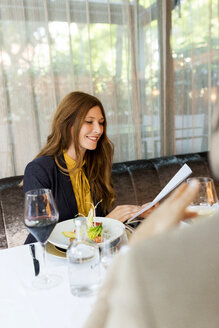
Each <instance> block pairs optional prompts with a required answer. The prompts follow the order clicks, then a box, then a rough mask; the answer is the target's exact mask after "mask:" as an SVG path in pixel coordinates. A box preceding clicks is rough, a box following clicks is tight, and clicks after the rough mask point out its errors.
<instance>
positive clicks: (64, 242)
mask: <svg viewBox="0 0 219 328" xmlns="http://www.w3.org/2000/svg"><path fill="white" fill-rule="evenodd" d="M94 222H102V223H103V230H106V231H107V232H109V235H110V238H109V241H113V240H115V239H116V238H118V237H120V236H121V235H122V233H123V231H124V224H123V223H122V222H120V221H117V220H114V219H110V218H103V217H96V218H94ZM74 229H75V225H74V219H70V220H66V221H63V222H59V223H57V224H56V226H55V228H54V230H53V231H52V233H51V235H50V236H49V239H48V241H49V242H50V243H51V244H53V245H55V246H57V247H60V248H63V249H67V248H68V246H69V244H70V240H69V238H67V237H65V236H64V235H63V233H62V232H63V231H73V230H74ZM101 245H102V243H99V244H98V246H101Z"/></svg>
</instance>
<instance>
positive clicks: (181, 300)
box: [85, 111, 219, 328]
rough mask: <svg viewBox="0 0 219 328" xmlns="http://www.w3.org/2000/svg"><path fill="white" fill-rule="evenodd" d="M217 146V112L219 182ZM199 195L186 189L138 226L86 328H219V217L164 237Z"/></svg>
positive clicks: (215, 158) (218, 160)
mask: <svg viewBox="0 0 219 328" xmlns="http://www.w3.org/2000/svg"><path fill="white" fill-rule="evenodd" d="M218 144H219V111H218V112H217V113H216V117H215V119H214V126H213V134H212V147H211V154H210V160H211V165H212V168H213V172H214V174H215V177H218V178H219V147H218ZM198 189H199V186H198V182H197V181H196V180H193V183H192V184H191V185H190V186H187V185H185V184H182V185H181V186H180V187H179V188H178V189H177V190H175V192H173V193H172V194H171V196H170V197H169V198H168V199H167V200H166V201H165V202H163V203H162V204H161V205H160V206H159V207H158V208H157V209H155V210H154V211H153V212H152V214H151V215H150V216H149V217H148V219H147V220H146V221H145V222H144V223H142V224H141V225H140V227H139V228H138V229H137V230H136V232H135V233H134V234H133V235H132V238H131V240H130V249H129V250H128V251H127V252H126V253H125V254H120V255H119V256H118V257H117V259H115V261H114V263H113V265H112V267H111V268H110V269H109V272H108V273H107V276H106V279H105V281H104V284H103V286H102V288H101V290H100V294H99V296H98V299H97V303H96V304H95V306H94V309H93V312H92V313H91V315H90V317H89V318H88V320H87V323H86V325H85V327H86V328H89V327H95V328H99V327H106V328H117V327H118V328H121V327H126V328H141V327H150V328H153V327H156V328H159V327H162V328H164V327H165V328H188V327H191V328H218V327H219V213H217V214H216V215H215V216H214V217H211V218H209V219H206V220H203V221H201V222H197V223H196V224H194V225H191V226H188V227H185V228H183V229H172V231H169V232H166V233H165V234H161V232H163V231H165V230H167V229H169V228H171V227H173V226H174V225H175V224H176V223H177V222H179V221H180V220H181V218H182V217H183V216H184V211H185V208H186V206H188V205H189V203H190V202H191V201H192V200H193V199H194V198H195V195H196V194H197V192H198ZM161 217H162V218H163V220H162V223H161V220H160V218H161ZM154 235H156V236H154ZM152 236H154V237H153V238H149V237H152Z"/></svg>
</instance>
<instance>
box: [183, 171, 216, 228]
mask: <svg viewBox="0 0 219 328" xmlns="http://www.w3.org/2000/svg"><path fill="white" fill-rule="evenodd" d="M196 179H197V180H198V181H199V184H200V189H199V192H198V195H197V196H196V198H195V199H194V201H193V202H192V203H191V204H190V205H189V207H188V210H189V211H191V212H196V213H197V216H196V217H195V218H194V219H193V220H192V222H194V221H196V220H197V219H200V218H207V217H211V216H213V215H214V214H215V212H216V211H217V210H218V208H219V207H218V198H217V193H216V190H215V186H214V181H213V179H212V178H209V177H197V178H196ZM191 180H192V179H191V178H189V179H187V183H190V181H191Z"/></svg>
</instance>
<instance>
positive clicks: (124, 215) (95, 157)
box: [23, 91, 140, 242]
mask: <svg viewBox="0 0 219 328" xmlns="http://www.w3.org/2000/svg"><path fill="white" fill-rule="evenodd" d="M106 126H107V122H106V116H105V112H104V108H103V105H102V103H101V102H100V101H99V100H98V99H97V98H96V97H94V96H92V95H89V94H86V93H84V92H79V91H77V92H71V93H69V94H67V95H66V96H65V97H64V99H63V100H62V101H61V102H60V104H59V105H58V108H57V110H56V112H55V115H54V119H53V123H52V131H51V133H50V135H49V136H48V138H47V143H46V145H45V147H44V148H43V149H42V150H41V152H40V153H39V154H38V155H37V156H36V158H35V159H34V160H33V161H32V162H30V163H29V164H28V165H27V167H26V169H25V173H24V186H23V187H24V192H26V191H29V190H31V189H38V188H48V189H51V190H52V193H53V195H54V198H55V201H56V204H57V207H58V210H59V221H64V220H67V219H71V218H73V217H75V216H76V215H77V214H78V213H81V214H83V215H84V216H87V215H88V212H89V210H90V208H91V204H92V203H94V204H96V203H98V202H100V205H99V206H98V207H97V210H96V215H97V216H106V215H107V214H108V215H107V216H108V217H111V218H114V219H117V220H121V221H124V220H126V219H128V218H130V217H131V216H133V215H134V214H135V213H137V212H138V211H139V209H140V208H139V206H135V205H122V206H118V207H116V208H115V209H114V210H113V211H112V212H110V213H109V210H110V209H112V206H113V202H114V200H115V192H114V190H113V187H112V182H111V169H112V157H113V145H112V143H111V141H110V140H109V139H108V137H107V134H106ZM32 241H33V238H32V236H28V239H27V241H26V242H32Z"/></svg>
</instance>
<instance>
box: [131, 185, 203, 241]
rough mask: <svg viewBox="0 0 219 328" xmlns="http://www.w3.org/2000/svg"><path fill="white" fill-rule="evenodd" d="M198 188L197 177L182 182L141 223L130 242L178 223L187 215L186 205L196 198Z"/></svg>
mask: <svg viewBox="0 0 219 328" xmlns="http://www.w3.org/2000/svg"><path fill="white" fill-rule="evenodd" d="M198 190H199V183H198V181H197V180H195V179H194V180H192V182H191V183H190V184H189V185H188V184H186V183H183V184H181V186H180V187H179V188H177V189H176V190H175V191H174V192H173V193H172V194H171V195H170V196H169V197H168V198H167V199H166V200H165V201H164V202H163V203H162V204H161V205H159V206H158V207H157V208H156V209H155V210H154V211H153V212H152V213H151V214H150V215H149V216H148V218H147V220H145V221H144V222H142V224H140V225H139V227H138V228H137V229H136V231H135V232H134V233H133V234H132V236H131V238H130V244H132V245H133V244H136V243H138V242H140V241H142V240H145V239H146V238H149V237H152V236H154V235H156V234H159V233H162V232H165V231H167V230H169V229H170V228H172V227H174V226H175V225H177V224H178V223H179V221H180V220H183V219H184V218H185V217H186V207H187V206H188V205H189V204H190V203H191V202H192V200H193V199H194V198H195V196H196V195H197V193H198Z"/></svg>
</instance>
